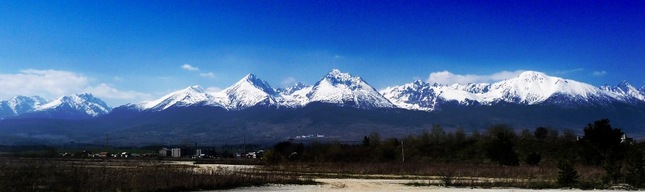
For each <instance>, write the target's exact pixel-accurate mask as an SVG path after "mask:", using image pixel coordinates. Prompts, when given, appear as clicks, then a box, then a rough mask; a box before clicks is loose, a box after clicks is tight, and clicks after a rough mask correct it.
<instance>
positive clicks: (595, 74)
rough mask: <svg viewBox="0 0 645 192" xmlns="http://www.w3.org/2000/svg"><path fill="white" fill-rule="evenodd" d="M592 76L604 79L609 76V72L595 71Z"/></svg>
mask: <svg viewBox="0 0 645 192" xmlns="http://www.w3.org/2000/svg"><path fill="white" fill-rule="evenodd" d="M591 75H593V76H596V77H602V76H605V75H607V71H594V72H593V73H591Z"/></svg>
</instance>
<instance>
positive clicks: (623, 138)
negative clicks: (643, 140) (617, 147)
mask: <svg viewBox="0 0 645 192" xmlns="http://www.w3.org/2000/svg"><path fill="white" fill-rule="evenodd" d="M620 143H627V144H632V143H634V138H629V137H627V134H623V136H620Z"/></svg>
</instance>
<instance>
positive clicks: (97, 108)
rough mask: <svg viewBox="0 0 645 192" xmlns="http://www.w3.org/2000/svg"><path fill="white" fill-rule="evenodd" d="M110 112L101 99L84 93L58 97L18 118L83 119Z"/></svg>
mask: <svg viewBox="0 0 645 192" xmlns="http://www.w3.org/2000/svg"><path fill="white" fill-rule="evenodd" d="M111 110H112V108H110V107H109V106H108V105H107V104H105V102H103V101H102V100H101V99H99V98H96V97H94V96H93V95H92V94H87V93H86V94H76V95H70V96H63V97H60V98H58V99H56V100H53V101H51V102H49V103H47V104H44V105H41V106H38V107H37V108H36V109H34V111H33V112H30V113H26V114H23V115H21V116H20V117H29V118H58V119H84V118H91V117H97V116H100V115H105V114H108V113H109V112H110V111H111Z"/></svg>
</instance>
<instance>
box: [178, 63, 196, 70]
mask: <svg viewBox="0 0 645 192" xmlns="http://www.w3.org/2000/svg"><path fill="white" fill-rule="evenodd" d="M181 68H182V69H184V70H188V71H199V68H198V67H193V66H191V65H189V64H184V65H182V66H181Z"/></svg>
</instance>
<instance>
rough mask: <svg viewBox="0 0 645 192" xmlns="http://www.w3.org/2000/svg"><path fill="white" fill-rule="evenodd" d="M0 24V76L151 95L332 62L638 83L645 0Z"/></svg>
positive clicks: (336, 5)
mask: <svg viewBox="0 0 645 192" xmlns="http://www.w3.org/2000/svg"><path fill="white" fill-rule="evenodd" d="M0 26H2V27H0V74H17V73H19V71H20V70H24V69H41V70H43V69H54V70H63V71H71V72H75V73H79V74H83V75H85V76H88V77H91V79H92V83H94V84H98V83H107V84H110V85H111V86H113V87H114V88H116V89H119V90H127V91H136V92H142V93H149V94H153V95H154V96H157V95H161V94H164V93H168V92H169V91H172V90H177V89H180V88H183V87H186V86H190V85H201V86H203V87H218V88H225V87H227V86H229V85H231V84H232V83H234V82H235V81H237V80H239V79H240V78H242V77H243V76H244V75H245V74H247V73H254V74H256V75H257V76H259V77H260V78H262V79H264V80H266V81H268V82H269V83H270V84H272V85H274V86H276V87H281V86H283V83H290V82H293V80H296V81H302V82H305V83H308V84H313V83H315V82H316V81H317V80H319V79H320V78H321V77H322V76H323V75H324V74H325V73H327V72H328V71H330V70H331V69H332V68H339V69H341V71H345V72H350V73H352V74H354V75H358V76H361V77H363V78H364V79H366V80H367V81H368V82H369V83H370V84H372V85H373V86H375V87H376V88H377V89H381V88H384V87H387V86H392V85H399V84H404V83H407V82H410V81H412V80H414V79H423V80H425V79H427V78H428V75H429V74H430V73H432V72H437V71H444V70H447V71H450V72H452V73H455V74H478V75H488V74H493V73H496V72H500V71H516V70H536V71H542V72H545V73H547V74H549V75H553V76H560V77H564V78H570V79H574V80H578V81H583V82H587V83H591V84H593V85H603V84H610V85H614V84H617V83H618V82H619V81H620V80H627V81H629V82H631V83H632V84H634V85H636V86H639V87H640V86H643V85H645V77H644V76H643V74H644V72H645V68H644V67H645V1H637V0H633V1H620V0H619V1H492V2H484V1H358V0H356V1H353V0H350V1H234V0H231V1H80V0H79V1H76V0H68V1H58V0H50V1H31V0H18V1H13V0H8V1H0ZM183 64H189V65H191V66H195V67H198V68H199V69H200V70H199V71H186V70H182V69H181V68H180V66H181V65H183ZM602 71H604V72H605V75H602V76H597V75H596V76H595V75H593V73H594V72H602ZM202 73H213V75H214V77H203V76H200V74H202ZM0 99H5V98H0ZM119 102H124V101H119ZM119 104H123V103H119Z"/></svg>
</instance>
